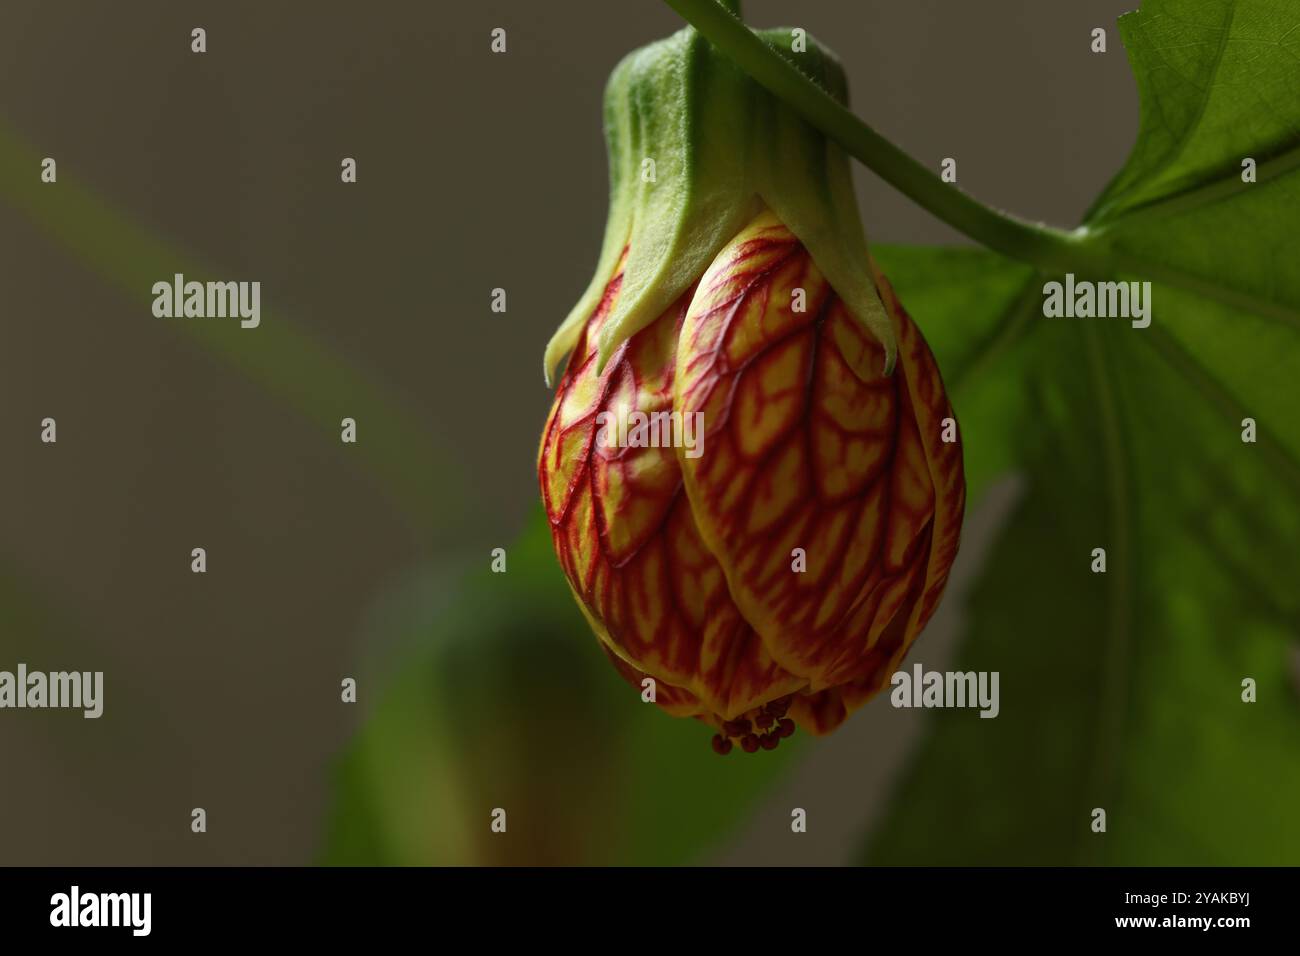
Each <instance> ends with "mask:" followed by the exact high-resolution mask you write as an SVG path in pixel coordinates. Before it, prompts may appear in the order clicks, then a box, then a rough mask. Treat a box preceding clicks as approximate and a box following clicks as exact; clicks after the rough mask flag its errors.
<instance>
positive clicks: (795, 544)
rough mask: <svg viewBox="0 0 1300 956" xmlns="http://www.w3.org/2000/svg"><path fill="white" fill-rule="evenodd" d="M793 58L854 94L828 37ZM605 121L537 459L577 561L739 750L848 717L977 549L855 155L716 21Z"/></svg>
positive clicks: (636, 643)
mask: <svg viewBox="0 0 1300 956" xmlns="http://www.w3.org/2000/svg"><path fill="white" fill-rule="evenodd" d="M765 36H766V38H767V42H769V43H771V44H772V45H773V46H774V47H776V48H777V49H778V50H782V49H783V47H782V45H781V44H780V43H778V42H775V41H777V40H783V41H785V45H786V46H787V47H788V41H789V37H790V32H789V31H781V30H776V31H771V32H770V33H768V34H766V35H765ZM784 55H786V56H787V57H788V58H789V59H791V61H792V62H794V63H795V65H796V66H798V67H799V68H800V69H801V70H803V71H804V72H805V73H806V74H807V75H808V76H809V77H810V78H812V79H813V80H814V81H815V82H817V83H819V84H821V85H822V87H823V88H824V89H826V90H827V91H828V92H829V93H831V94H832V95H833V96H836V97H837V98H839V99H840V100H841V101H843V100H844V99H845V82H844V77H843V72H842V71H841V69H840V68H839V65H838V63H837V62H836V61H835V60H834V59H833V57H832V56H831V55H830V54H828V53H826V52H825V51H824V50H823V49H822V48H821V47H820V46H818V45H817V44H815V43H814V42H812V41H811V40H809V41H808V46H807V52H805V53H800V54H795V53H790V52H785V54H784ZM605 114H606V132H607V139H608V142H609V152H610V161H611V180H612V186H611V203H610V217H609V223H608V227H607V231H606V238H605V245H604V249H603V251H602V255H601V260H600V263H599V265H598V268H597V271H596V276H595V277H594V279H593V280H592V284H591V286H590V288H589V289H588V291H587V293H586V295H585V296H584V297H583V299H582V300H581V301H580V302H579V303H578V305H577V306H576V307H575V308H574V310H573V312H572V313H571V314H570V315H569V317H568V318H567V319H566V320H565V322H564V323H563V324H562V325H561V326H560V329H559V330H558V331H557V332H556V334H555V337H554V339H553V340H552V342H551V344H550V346H548V349H547V356H546V371H547V375H548V380H549V377H550V374H551V372H552V370H553V368H554V366H555V365H556V364H558V361H559V359H560V358H562V357H563V355H564V354H565V353H568V352H571V353H572V354H571V355H570V358H569V362H568V365H567V368H566V370H565V372H564V375H563V376H562V378H561V380H560V382H559V386H558V390H557V392H556V396H555V401H554V404H553V406H552V408H551V412H550V416H549V418H548V420H547V423H546V427H545V430H544V431H543V434H542V441H541V449H540V453H539V457H538V474H539V478H540V481H541V490H542V497H543V500H544V503H545V507H546V514H547V517H548V518H549V521H550V525H551V529H552V535H553V538H554V541H555V549H556V553H557V555H558V556H559V560H560V564H561V566H562V567H563V569H564V573H565V575H566V576H567V578H568V581H569V584H570V586H571V587H572V589H573V592H574V595H575V596H576V598H577V600H578V604H579V606H580V607H581V608H582V610H583V612H584V614H585V615H586V617H587V619H588V621H589V622H590V624H591V627H592V629H593V631H595V633H596V636H597V638H598V639H599V642H600V644H601V646H602V647H603V649H604V650H605V652H606V654H608V655H609V658H610V660H611V661H612V662H613V664H614V666H615V667H616V668H617V669H618V671H619V672H620V673H621V674H622V675H623V676H624V677H625V678H626V679H627V680H628V681H629V682H630V683H631V684H632V685H633V686H634V687H635V688H637V690H638V691H640V690H642V688H644V687H647V686H653V688H654V691H655V693H654V700H655V703H656V704H658V706H659V707H661V708H662V709H663V710H665V711H667V712H668V713H670V714H673V715H675V716H680V717H695V718H699V719H701V720H703V721H706V722H708V723H709V724H711V725H713V726H714V727H715V728H717V731H718V733H717V734H716V735H715V736H714V738H713V745H714V748H715V749H716V750H718V751H719V752H720V753H726V752H728V751H729V750H731V749H732V746H733V744H734V743H738V744H739V745H740V746H741V747H742V749H744V750H746V751H750V752H753V751H755V750H758V749H760V748H762V749H772V748H774V747H775V746H777V744H778V743H779V741H780V740H781V739H782V738H783V737H787V736H789V735H790V734H792V733H793V732H794V730H795V727H796V726H800V727H804V728H806V729H807V730H809V731H810V732H812V733H814V734H824V733H829V732H830V731H831V730H833V729H834V728H835V727H837V726H838V725H839V724H840V723H841V722H842V721H843V720H844V719H845V717H846V716H847V715H848V714H849V713H850V712H851V711H852V710H854V709H855V708H856V707H858V706H859V705H861V704H862V703H863V702H864V701H866V700H867V699H868V698H870V697H871V696H872V695H874V694H875V693H877V692H878V691H879V690H880V689H881V688H882V687H884V686H885V685H886V684H888V683H889V680H890V676H891V675H892V674H893V672H894V671H895V670H896V669H897V668H898V665H899V664H900V662H901V661H902V659H903V657H904V655H905V654H906V653H907V651H908V649H909V647H910V646H911V644H912V642H913V641H914V640H915V639H916V637H917V635H918V634H919V633H920V631H921V629H922V628H923V627H924V626H925V624H926V622H927V621H928V620H929V618H930V616H931V614H932V613H933V612H934V610H935V607H936V605H937V604H938V602H939V598H940V596H941V594H942V592H943V588H944V584H945V583H946V581H947V576H948V571H949V568H950V567H951V565H952V561H953V558H954V556H955V554H956V550H957V542H958V536H959V533H960V528H961V519H962V512H963V508H964V504H965V483H964V478H963V474H962V459H961V449H960V445H959V444H958V443H957V442H956V441H955V440H952V439H954V438H955V431H956V429H955V418H954V416H953V412H952V409H951V407H950V406H949V403H948V399H947V397H946V395H945V392H944V388H943V382H942V380H941V378H940V375H939V370H938V368H937V367H936V365H935V362H934V358H933V356H932V355H931V354H930V350H929V348H928V347H927V345H926V343H925V340H924V339H923V338H922V336H921V333H920V331H919V330H918V329H917V327H916V326H915V324H914V323H913V322H912V320H911V319H910V317H909V316H908V314H907V312H906V311H904V309H903V307H902V306H901V305H900V303H899V302H898V299H897V298H896V296H895V295H894V292H893V290H892V288H891V287H890V285H889V283H888V281H887V280H886V279H885V278H884V277H883V276H882V275H881V274H880V273H879V272H878V271H877V269H876V267H875V264H874V262H873V261H872V260H871V258H870V256H869V254H868V251H867V246H866V240H865V237H864V235H863V232H862V227H861V224H860V222H859V221H858V216H857V205H856V200H855V198H854V196H853V190H852V185H851V182H850V178H849V169H848V162H847V159H846V157H845V156H844V154H843V153H842V152H841V151H840V149H839V148H838V147H837V146H836V145H835V144H833V143H831V142H829V141H828V140H827V139H826V138H825V137H823V136H822V135H821V134H820V133H819V132H817V131H816V130H814V129H813V128H812V127H810V126H808V125H806V124H805V123H804V122H803V121H802V120H801V119H800V118H799V117H798V116H797V115H795V114H794V113H793V112H792V111H791V110H789V109H788V108H787V107H785V106H784V105H783V104H782V103H781V102H780V101H778V100H777V99H776V98H774V97H773V96H771V95H770V94H768V93H767V92H766V91H765V90H763V89H762V88H761V87H759V86H758V85H757V84H755V83H754V82H753V81H751V80H749V79H748V78H747V77H746V76H745V75H744V74H742V73H741V72H740V71H739V70H738V69H737V68H736V67H735V66H734V65H732V64H731V63H730V62H729V61H728V60H726V59H725V58H724V57H723V56H722V55H721V54H719V53H718V52H717V51H716V50H714V49H713V48H712V47H711V46H710V45H709V44H708V42H707V41H706V40H704V39H703V38H702V37H700V36H699V35H698V34H697V33H696V32H695V31H694V30H693V29H690V28H688V29H686V30H683V31H681V32H679V33H677V34H675V35H674V36H672V37H669V38H668V39H666V40H664V41H661V42H659V43H656V44H653V45H652V46H650V47H647V48H645V49H643V50H640V51H638V52H636V53H633V54H632V55H631V56H629V57H628V58H626V59H625V60H624V61H623V62H622V63H621V64H620V65H619V66H618V67H617V68H616V69H615V71H614V74H613V75H612V76H611V79H610V83H609V86H608V88H607V90H606V106H605ZM647 160H652V161H653V163H648V162H646V161H647ZM648 171H649V173H650V174H648ZM637 413H640V416H639V417H638V416H637ZM629 419H636V422H637V424H634V425H632V426H631V427H628V420H629ZM693 422H699V423H700V426H701V427H700V429H699V431H698V432H697V433H696V434H694V435H693V436H692V434H691V428H690V425H691V423H693ZM945 432H948V434H945ZM683 436H685V437H686V438H692V437H693V441H683V440H682V439H683ZM614 438H617V440H612V439H614ZM945 438H948V439H950V440H948V441H945V440H944V439H945ZM647 678H652V679H653V684H648V683H647V682H646V679H647Z"/></svg>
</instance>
